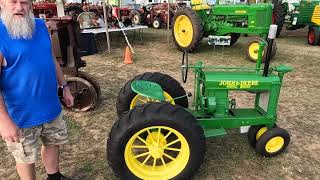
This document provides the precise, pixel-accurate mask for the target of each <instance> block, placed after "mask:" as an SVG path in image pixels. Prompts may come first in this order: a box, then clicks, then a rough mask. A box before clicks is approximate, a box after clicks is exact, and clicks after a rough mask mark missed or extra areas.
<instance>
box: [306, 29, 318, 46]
mask: <svg viewBox="0 0 320 180" xmlns="http://www.w3.org/2000/svg"><path fill="white" fill-rule="evenodd" d="M319 43H320V30H319V28H316V27H313V26H311V27H310V28H309V32H308V44H310V45H313V46H315V45H318V44H319Z"/></svg>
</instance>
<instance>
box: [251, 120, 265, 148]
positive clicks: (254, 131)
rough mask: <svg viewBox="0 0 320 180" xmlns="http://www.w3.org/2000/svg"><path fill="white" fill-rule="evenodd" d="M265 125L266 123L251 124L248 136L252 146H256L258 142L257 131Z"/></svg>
mask: <svg viewBox="0 0 320 180" xmlns="http://www.w3.org/2000/svg"><path fill="white" fill-rule="evenodd" d="M264 126H265V125H255V126H251V127H250V128H249V131H248V133H247V136H248V141H249V144H250V146H251V147H253V148H255V147H256V143H257V140H256V135H257V132H258V131H259V130H260V129H261V128H262V127H264Z"/></svg>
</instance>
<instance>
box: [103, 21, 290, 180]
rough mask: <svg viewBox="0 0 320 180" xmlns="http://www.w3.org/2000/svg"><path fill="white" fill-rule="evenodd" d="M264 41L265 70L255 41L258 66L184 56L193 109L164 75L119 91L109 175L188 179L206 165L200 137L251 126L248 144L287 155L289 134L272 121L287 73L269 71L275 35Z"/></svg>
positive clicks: (265, 152)
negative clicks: (243, 99) (246, 99)
mask: <svg viewBox="0 0 320 180" xmlns="http://www.w3.org/2000/svg"><path fill="white" fill-rule="evenodd" d="M275 26H276V25H273V27H275ZM273 27H271V28H270V30H272V29H274V28H273ZM270 34H272V36H270ZM268 36H269V38H268V39H267V42H268V48H267V53H266V61H265V63H264V68H261V62H262V54H263V53H262V52H263V49H264V47H265V46H266V43H265V42H264V41H261V42H259V53H258V54H259V58H258V60H257V63H256V67H255V68H245V67H215V66H205V65H203V63H202V62H198V63H197V64H195V65H190V64H189V63H188V56H187V51H185V52H184V54H183V58H182V66H181V68H182V79H183V82H186V80H187V74H188V69H193V70H194V75H195V76H194V77H195V78H194V80H195V83H194V93H193V101H192V105H190V106H188V97H191V96H192V95H191V93H186V91H185V90H184V88H183V87H182V86H181V84H180V83H179V82H178V81H177V80H175V79H173V78H172V77H171V76H169V75H166V74H162V73H159V72H146V73H143V74H141V75H138V76H136V77H134V78H133V79H131V80H129V81H128V82H127V83H126V84H125V85H124V86H123V88H122V89H121V90H120V92H119V95H118V100H117V106H116V107H117V114H118V117H119V119H118V120H117V121H116V122H115V123H114V125H113V126H112V130H111V132H110V133H109V135H108V140H107V159H108V163H109V165H110V167H111V168H112V169H113V171H114V173H115V174H116V175H118V176H119V177H120V178H121V179H124V180H129V179H152V180H164V179H182V180H186V179H190V178H191V176H192V175H193V174H194V173H195V172H196V171H197V169H198V168H199V167H200V165H201V163H202V162H203V159H204V154H205V150H206V142H205V138H209V137H217V136H222V135H226V134H227V131H226V130H227V129H231V128H241V127H243V126H251V127H250V128H249V130H248V134H247V135H248V141H249V144H250V145H251V146H252V148H254V149H255V150H256V152H257V153H258V154H259V155H261V156H265V157H274V156H277V155H279V154H281V153H282V152H284V151H285V149H286V148H287V146H288V145H289V142H290V135H289V133H288V132H287V131H286V130H285V129H283V128H280V127H279V126H278V125H277V124H276V121H277V105H278V100H279V95H280V89H281V85H282V83H283V78H284V75H285V73H287V72H290V71H292V68H290V67H287V66H284V65H280V66H277V67H272V68H269V62H270V57H271V50H272V44H273V39H274V38H275V36H276V30H275V31H273V32H270V33H269V35H268ZM236 92H245V93H248V94H251V95H253V96H254V97H255V98H254V100H253V101H252V105H251V106H250V105H249V106H241V105H240V106H239V105H238V103H236V99H237V98H236V97H239V96H236V97H235V98H234V97H230V94H231V93H236ZM240 96H243V94H241V95H240ZM237 102H239V99H238V100H237ZM240 104H241V103H240ZM210 150H212V149H210ZM220 153H223V152H220ZM208 158H210V157H208Z"/></svg>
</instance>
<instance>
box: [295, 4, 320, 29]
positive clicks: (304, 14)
mask: <svg viewBox="0 0 320 180" xmlns="http://www.w3.org/2000/svg"><path fill="white" fill-rule="evenodd" d="M316 5H320V0H302V1H301V2H300V5H299V13H298V14H295V15H296V16H297V18H298V21H297V25H309V26H312V25H316V24H315V23H313V22H312V21H311V18H312V16H313V13H314V11H315V7H316ZM319 15H320V12H319ZM319 18H320V17H319Z"/></svg>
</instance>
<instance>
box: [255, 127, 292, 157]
mask: <svg viewBox="0 0 320 180" xmlns="http://www.w3.org/2000/svg"><path fill="white" fill-rule="evenodd" d="M277 136H280V137H282V138H283V139H284V144H283V146H282V147H281V149H279V150H278V151H276V152H273V153H270V152H267V151H266V148H265V146H266V144H267V143H268V141H269V140H270V139H272V138H274V137H277ZM289 142H290V135H289V133H288V132H287V131H286V130H285V129H282V128H279V127H275V128H272V129H268V130H267V131H266V132H265V133H263V134H262V135H261V137H260V138H259V139H258V141H257V144H256V152H257V153H258V154H260V155H261V156H264V157H274V156H277V155H279V154H281V153H282V152H283V151H284V150H285V149H286V148H287V147H288V145H289Z"/></svg>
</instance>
